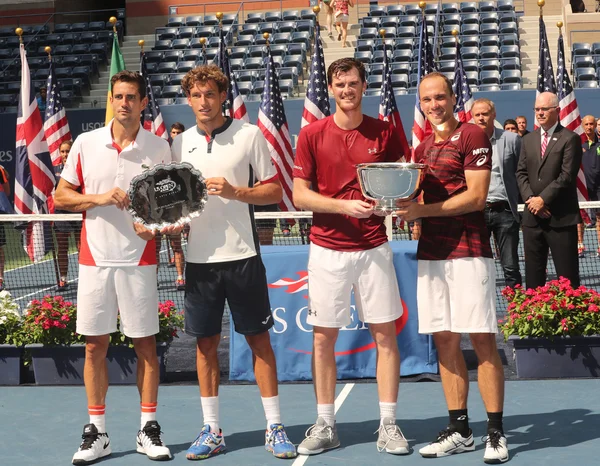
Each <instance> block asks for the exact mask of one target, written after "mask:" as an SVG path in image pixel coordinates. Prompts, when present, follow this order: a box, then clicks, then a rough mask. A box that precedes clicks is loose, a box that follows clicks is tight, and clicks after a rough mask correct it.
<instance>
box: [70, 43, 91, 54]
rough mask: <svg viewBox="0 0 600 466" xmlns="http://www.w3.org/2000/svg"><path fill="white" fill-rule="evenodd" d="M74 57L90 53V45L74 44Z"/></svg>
mask: <svg viewBox="0 0 600 466" xmlns="http://www.w3.org/2000/svg"><path fill="white" fill-rule="evenodd" d="M72 53H73V54H74V55H82V54H86V53H90V44H75V45H74V46H73V49H72Z"/></svg>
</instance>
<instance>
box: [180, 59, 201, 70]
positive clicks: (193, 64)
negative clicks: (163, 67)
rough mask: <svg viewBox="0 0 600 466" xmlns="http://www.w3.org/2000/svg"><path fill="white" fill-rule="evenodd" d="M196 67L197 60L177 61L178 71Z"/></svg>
mask: <svg viewBox="0 0 600 466" xmlns="http://www.w3.org/2000/svg"><path fill="white" fill-rule="evenodd" d="M195 67H196V61H195V60H186V61H180V62H179V63H177V73H187V72H188V71H190V70H193V69H194V68H195Z"/></svg>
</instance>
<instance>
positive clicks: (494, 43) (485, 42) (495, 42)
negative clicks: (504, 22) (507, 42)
mask: <svg viewBox="0 0 600 466" xmlns="http://www.w3.org/2000/svg"><path fill="white" fill-rule="evenodd" d="M480 38H481V39H480V42H479V46H480V47H500V37H498V36H497V35H493V34H490V35H487V36H480Z"/></svg>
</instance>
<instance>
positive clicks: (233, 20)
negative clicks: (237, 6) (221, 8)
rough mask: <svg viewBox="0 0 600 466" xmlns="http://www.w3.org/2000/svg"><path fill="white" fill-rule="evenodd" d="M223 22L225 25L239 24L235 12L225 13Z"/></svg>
mask: <svg viewBox="0 0 600 466" xmlns="http://www.w3.org/2000/svg"><path fill="white" fill-rule="evenodd" d="M222 23H223V25H232V24H238V17H237V15H236V14H234V13H230V14H227V15H223V20H222Z"/></svg>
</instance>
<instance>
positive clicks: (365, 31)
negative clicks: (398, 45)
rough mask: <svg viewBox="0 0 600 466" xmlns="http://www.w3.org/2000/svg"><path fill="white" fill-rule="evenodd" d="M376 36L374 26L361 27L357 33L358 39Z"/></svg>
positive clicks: (377, 35)
mask: <svg viewBox="0 0 600 466" xmlns="http://www.w3.org/2000/svg"><path fill="white" fill-rule="evenodd" d="M378 37H379V34H378V32H377V29H376V28H361V29H360V31H359V34H358V38H359V39H377V38H378Z"/></svg>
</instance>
